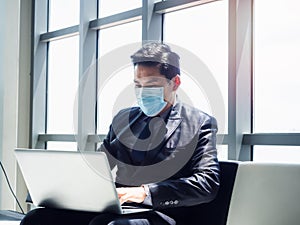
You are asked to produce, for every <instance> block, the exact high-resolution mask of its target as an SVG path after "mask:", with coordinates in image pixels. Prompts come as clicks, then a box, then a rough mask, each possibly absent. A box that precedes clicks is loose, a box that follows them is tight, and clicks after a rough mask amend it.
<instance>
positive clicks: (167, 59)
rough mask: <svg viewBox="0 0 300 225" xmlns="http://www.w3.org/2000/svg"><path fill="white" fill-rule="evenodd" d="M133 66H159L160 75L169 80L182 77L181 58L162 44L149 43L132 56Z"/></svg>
mask: <svg viewBox="0 0 300 225" xmlns="http://www.w3.org/2000/svg"><path fill="white" fill-rule="evenodd" d="M131 60H132V62H133V65H134V66H136V65H142V66H149V67H152V66H159V69H160V73H161V74H162V75H164V76H166V78H168V79H172V78H173V77H175V76H176V75H177V74H178V75H180V67H179V56H178V55H177V54H176V53H175V52H172V51H171V48H170V47H169V46H168V45H167V44H164V43H161V42H149V43H146V44H144V45H143V46H142V48H141V49H139V50H138V51H137V52H135V53H134V54H133V55H132V56H131Z"/></svg>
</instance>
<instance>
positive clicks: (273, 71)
mask: <svg viewBox="0 0 300 225" xmlns="http://www.w3.org/2000/svg"><path fill="white" fill-rule="evenodd" d="M270 6H271V9H272V10H270ZM299 8H300V2H299V1H298V0H287V1H279V0H275V1H274V0H264V1H255V32H254V34H255V36H254V41H255V45H254V46H255V49H254V50H255V51H254V53H255V55H254V56H255V57H254V63H255V64H254V66H255V67H254V74H255V80H254V87H255V88H254V107H255V108H254V109H255V110H254V131H255V132H299V131H300V117H299V115H300V104H299V96H300V79H299V75H300V66H299V59H300V14H299ZM279 15H280V16H279Z"/></svg>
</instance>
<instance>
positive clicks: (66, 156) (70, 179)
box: [15, 149, 148, 214]
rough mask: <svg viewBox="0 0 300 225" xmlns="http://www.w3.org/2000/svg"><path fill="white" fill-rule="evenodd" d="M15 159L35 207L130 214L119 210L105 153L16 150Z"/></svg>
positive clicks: (140, 209) (129, 210)
mask: <svg viewBox="0 0 300 225" xmlns="http://www.w3.org/2000/svg"><path fill="white" fill-rule="evenodd" d="M15 156H16V159H17V162H18V164H19V166H20V169H21V172H22V174H23V177H24V180H25V183H26V185H27V188H28V190H29V193H30V196H31V199H32V202H33V204H34V205H35V206H38V207H51V208H61V209H71V210H81V211H91V212H112V213H118V214H121V213H132V212H137V211H138V212H140V211H143V210H148V209H142V208H137V209H122V207H121V206H120V203H119V199H118V195H117V192H116V188H115V184H114V180H113V176H112V174H111V170H110V167H109V163H108V160H107V157H106V155H105V153H103V152H79V151H56V150H36V149H15Z"/></svg>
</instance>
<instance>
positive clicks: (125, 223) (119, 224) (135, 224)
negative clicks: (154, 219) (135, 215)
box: [108, 219, 150, 225]
mask: <svg viewBox="0 0 300 225" xmlns="http://www.w3.org/2000/svg"><path fill="white" fill-rule="evenodd" d="M108 225H150V222H149V221H148V220H147V219H118V220H114V221H112V222H110V223H109V224H108Z"/></svg>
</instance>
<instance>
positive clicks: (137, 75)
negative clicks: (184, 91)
mask: <svg viewBox="0 0 300 225" xmlns="http://www.w3.org/2000/svg"><path fill="white" fill-rule="evenodd" d="M134 83H135V87H137V88H139V87H164V100H165V101H166V102H167V103H169V104H173V103H174V102H173V100H174V99H173V97H172V96H173V95H172V93H174V92H175V90H176V88H174V82H173V81H172V80H168V79H167V78H166V77H165V76H164V75H162V74H160V72H159V67H158V66H151V67H149V66H142V65H137V66H136V67H135V71H134Z"/></svg>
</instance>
